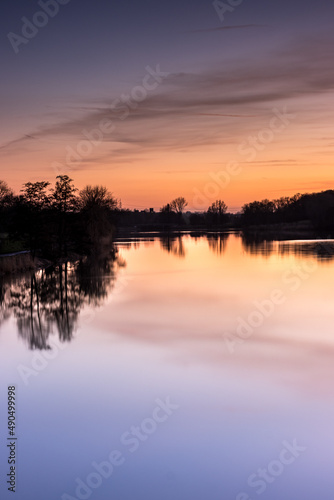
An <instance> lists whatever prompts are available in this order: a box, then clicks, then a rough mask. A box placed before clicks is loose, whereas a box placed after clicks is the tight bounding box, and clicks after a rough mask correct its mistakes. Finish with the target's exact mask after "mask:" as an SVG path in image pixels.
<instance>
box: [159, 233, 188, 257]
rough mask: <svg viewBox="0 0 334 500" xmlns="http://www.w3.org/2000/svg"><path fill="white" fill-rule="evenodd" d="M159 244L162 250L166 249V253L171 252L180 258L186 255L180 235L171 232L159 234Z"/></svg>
mask: <svg viewBox="0 0 334 500" xmlns="http://www.w3.org/2000/svg"><path fill="white" fill-rule="evenodd" d="M160 245H161V248H162V249H163V250H166V251H167V252H168V253H171V254H173V255H175V256H176V257H179V258H180V259H184V258H185V256H186V250H185V245H184V240H183V237H182V235H178V236H176V235H173V234H166V235H164V236H160Z"/></svg>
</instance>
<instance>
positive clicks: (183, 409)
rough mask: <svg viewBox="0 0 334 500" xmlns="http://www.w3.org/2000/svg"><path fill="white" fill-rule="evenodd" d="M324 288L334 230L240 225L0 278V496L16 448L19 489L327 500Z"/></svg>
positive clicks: (29, 492) (36, 493)
mask: <svg viewBox="0 0 334 500" xmlns="http://www.w3.org/2000/svg"><path fill="white" fill-rule="evenodd" d="M333 283H334V242H333V241H332V240H321V241H311V240H308V241H307V240H305V241H298V240H297V241H271V242H270V241H264V240H262V239H261V238H257V239H256V238H251V237H249V236H248V237H246V236H242V235H240V234H238V233H233V232H232V233H226V234H215V233H211V234H205V235H201V234H196V233H194V234H180V235H172V236H171V235H169V236H168V235H160V236H158V235H155V234H151V235H150V234H146V235H140V236H136V237H135V236H132V237H128V238H124V239H120V240H119V241H117V243H116V252H115V254H114V255H112V256H111V257H110V258H108V259H102V260H98V259H96V260H93V261H91V262H89V261H84V262H81V263H76V264H65V263H64V264H62V265H61V266H58V267H56V268H48V269H46V270H43V271H38V272H37V273H35V274H34V275H32V276H30V275H29V276H22V277H17V278H15V279H12V280H11V281H8V280H4V279H3V280H2V283H1V296H0V299H1V309H0V320H1V326H0V345H1V349H0V373H1V381H2V383H1V388H0V392H1V405H0V410H1V412H0V419H1V430H2V434H1V435H2V440H1V449H0V458H1V468H0V470H1V471H2V476H1V478H0V479H1V481H0V492H1V493H0V496H1V499H6V498H12V496H11V495H12V492H11V491H8V490H7V487H9V485H6V481H7V479H8V478H7V477H5V474H7V473H8V472H9V469H10V465H9V464H8V456H9V453H10V450H11V448H10V446H7V445H8V444H12V447H13V449H14V448H15V460H16V462H15V483H16V498H17V499H18V500H21V499H22V500H42V499H43V500H45V499H47V500H60V499H62V500H69V499H70V500H73V499H75V498H76V499H87V498H91V499H92V500H108V499H110V500H112V499H117V500H130V499H131V500H137V499H138V500H158V499H159V500H170V499H173V500H184V499H192V500H203V499H208V500H250V499H252V500H254V499H256V498H258V497H261V498H263V499H268V500H283V499H284V500H296V499H305V500H306V499H307V500H314V499H316V498H319V499H320V498H321V500H332V499H333V491H334V475H333V467H334V465H333V464H334V433H333V420H334V397H333V396H334V383H333V380H334V356H333V354H334V332H333V324H334V308H333V299H334V295H333ZM8 386H10V387H12V386H13V387H14V386H15V404H16V413H15V417H16V426H15V437H16V438H17V439H16V440H15V442H14V441H12V440H11V439H7V438H8V437H9V436H8V432H7V419H8V415H7V388H8ZM13 437H14V436H13ZM4 472H5V474H4Z"/></svg>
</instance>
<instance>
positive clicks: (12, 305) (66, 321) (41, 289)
mask: <svg viewBox="0 0 334 500" xmlns="http://www.w3.org/2000/svg"><path fill="white" fill-rule="evenodd" d="M115 261H116V262H117V259H116V257H115V254H113V255H112V256H111V257H110V256H109V257H108V258H103V259H97V258H95V259H92V258H89V259H88V258H85V259H83V260H81V261H80V262H77V263H74V264H73V263H70V262H64V263H62V264H59V265H57V266H54V267H49V268H47V269H43V270H40V271H37V272H35V273H33V274H32V275H31V276H29V277H27V278H23V279H20V280H16V281H15V282H12V283H7V284H2V287H1V294H0V299H1V300H2V302H1V303H0V305H1V317H0V318H1V319H3V320H4V319H7V318H8V317H9V316H10V315H13V316H14V317H15V318H16V321H17V328H18V332H19V335H20V336H21V337H22V338H24V339H25V340H26V342H27V343H28V345H29V347H30V348H31V349H50V346H49V343H48V339H49V336H50V334H52V333H55V332H57V334H58V336H59V339H60V341H61V342H66V341H68V342H69V341H70V340H71V339H72V338H73V334H74V331H75V328H76V324H77V321H78V317H79V313H80V310H81V309H82V308H83V307H84V305H86V304H90V305H93V306H94V307H97V306H100V305H101V304H102V303H103V301H104V300H105V299H106V298H107V297H108V295H109V294H110V292H111V290H112V288H113V287H114V283H115V279H116V278H115V276H116V274H115ZM122 265H123V264H122Z"/></svg>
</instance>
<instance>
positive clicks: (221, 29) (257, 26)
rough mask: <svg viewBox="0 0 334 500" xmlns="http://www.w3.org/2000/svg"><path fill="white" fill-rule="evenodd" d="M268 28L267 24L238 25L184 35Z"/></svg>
mask: <svg viewBox="0 0 334 500" xmlns="http://www.w3.org/2000/svg"><path fill="white" fill-rule="evenodd" d="M266 27H267V25H266V24H238V25H235V26H218V27H215V28H204V29H198V30H189V31H185V32H184V33H212V32H215V31H230V30H242V29H249V28H266Z"/></svg>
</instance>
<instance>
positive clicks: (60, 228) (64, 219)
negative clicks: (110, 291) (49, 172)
mask: <svg viewBox="0 0 334 500" xmlns="http://www.w3.org/2000/svg"><path fill="white" fill-rule="evenodd" d="M118 209H120V202H119V201H118V200H117V199H116V198H115V197H114V196H113V195H112V193H110V192H109V191H108V190H107V188H105V187H103V186H90V185H88V186H86V187H85V188H83V189H82V190H81V191H79V190H78V189H77V188H76V187H75V186H74V184H73V179H70V178H69V177H68V176H67V175H59V176H57V178H56V182H55V185H54V187H52V186H51V185H50V183H49V182H46V181H39V182H27V183H25V184H24V185H23V187H22V189H21V191H20V194H19V195H15V194H14V192H13V190H12V189H11V188H10V187H9V186H8V185H7V183H6V182H4V181H0V233H1V234H2V239H1V242H2V249H1V250H2V253H3V252H4V250H9V251H10V250H12V251H14V250H21V249H29V250H30V252H31V254H32V256H33V257H35V256H36V254H37V253H38V254H40V255H42V256H44V257H46V258H53V259H54V258H59V257H66V256H68V253H69V252H78V253H83V254H87V253H92V252H94V251H95V250H96V249H97V248H98V247H101V245H103V244H105V245H108V244H109V243H110V242H111V241H112V234H113V229H114V213H115V211H117V210H118Z"/></svg>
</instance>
